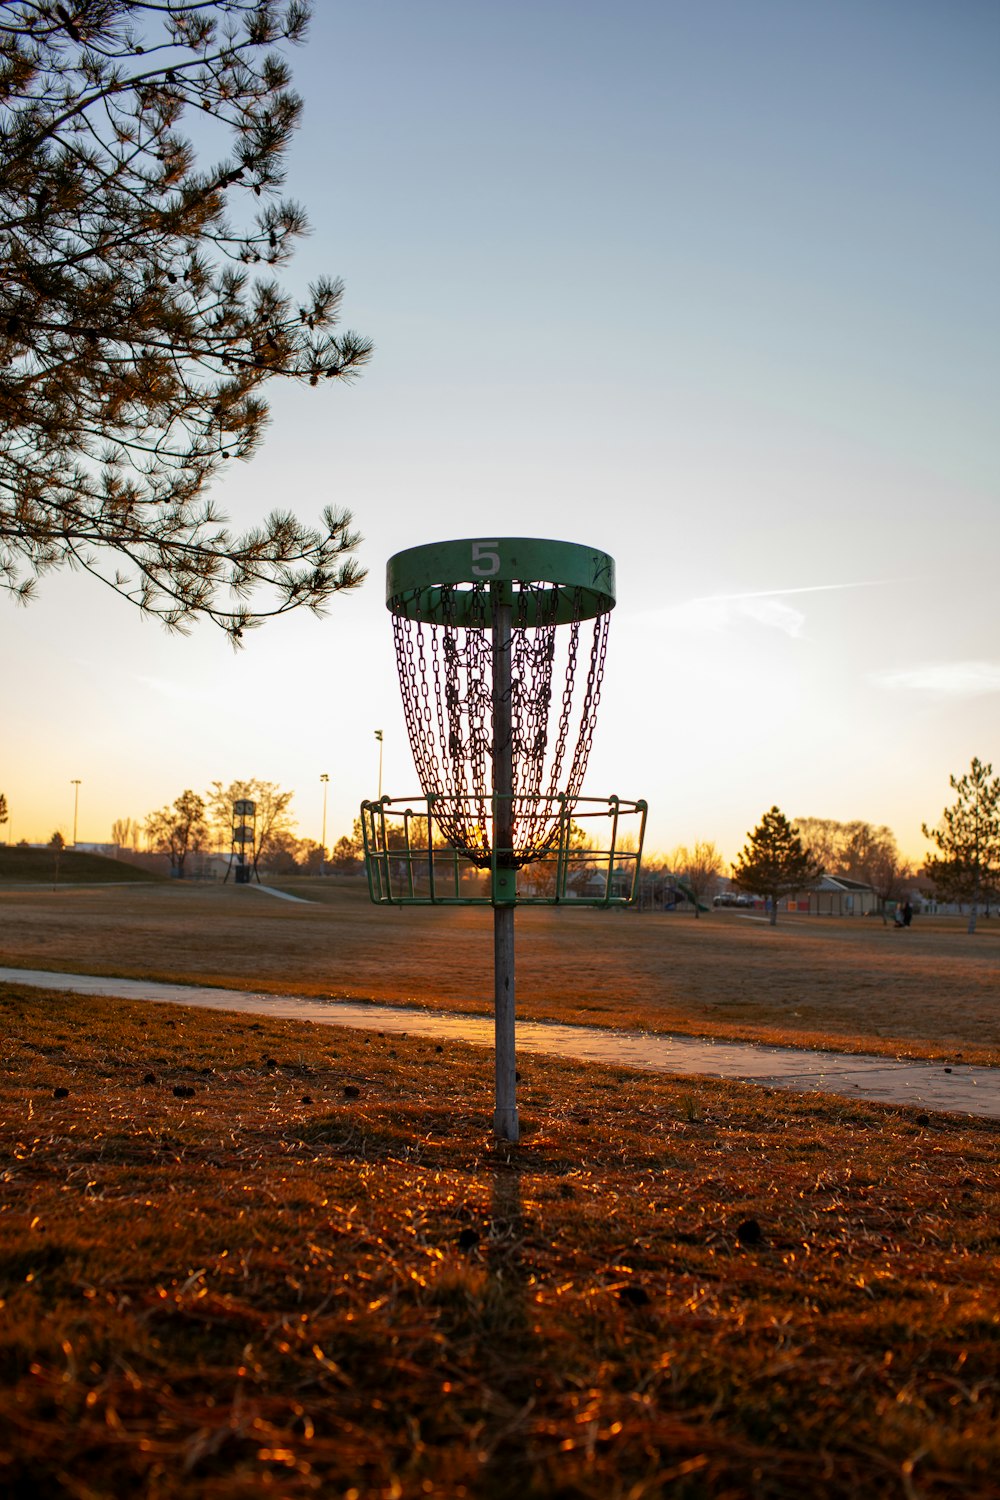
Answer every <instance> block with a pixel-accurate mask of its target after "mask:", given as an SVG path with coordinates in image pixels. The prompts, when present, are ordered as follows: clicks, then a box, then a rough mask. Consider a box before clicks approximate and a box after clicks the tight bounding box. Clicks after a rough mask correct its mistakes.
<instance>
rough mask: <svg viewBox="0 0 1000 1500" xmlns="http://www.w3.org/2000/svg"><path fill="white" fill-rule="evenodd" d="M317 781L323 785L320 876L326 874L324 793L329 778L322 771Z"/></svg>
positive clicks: (328, 783)
mask: <svg viewBox="0 0 1000 1500" xmlns="http://www.w3.org/2000/svg"><path fill="white" fill-rule="evenodd" d="M319 779H320V781H321V782H322V783H323V842H322V845H321V846H320V855H319V873H320V874H321V875H325V874H326V793H327V789H328V787H329V785H330V778H329V776H328V775H327V773H326V772H325V771H324V772H323V774H322V776H321V777H320V778H319Z"/></svg>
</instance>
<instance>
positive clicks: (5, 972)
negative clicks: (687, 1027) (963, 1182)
mask: <svg viewBox="0 0 1000 1500" xmlns="http://www.w3.org/2000/svg"><path fill="white" fill-rule="evenodd" d="M0 980H6V981H7V982H9V983H16V984H32V985H38V986H41V987H43V988H45V989H50V990H69V991H71V992H76V993H78V994H86V995H113V996H115V997H117V998H120V999H122V1000H161V1001H162V1000H169V1001H172V1002H173V1003H174V1004H177V1005H197V1006H203V1007H207V1008H208V1009H212V1010H238V1011H252V1012H254V1013H256V1014H258V1015H266V1016H273V1017H275V1018H281V1019H283V1020H292V1021H313V1022H318V1023H319V1024H321V1025H324V1026H354V1027H360V1028H362V1029H365V1030H370V1031H395V1032H404V1031H405V1032H408V1033H409V1034H410V1035H411V1036H430V1037H436V1038H438V1039H444V1038H452V1039H453V1040H455V1041H461V1042H472V1043H474V1044H475V1045H477V1046H492V1045H493V1020H492V1017H490V1016H462V1015H456V1014H454V1013H453V1012H448V1011H434V1010H407V1009H405V1008H404V1007H402V1006H392V1005H366V1004H364V1003H358V1002H356V1001H354V1002H352V1001H339V1000H306V999H300V998H297V997H296V996H294V995H268V994H258V993H253V992H250V991H247V990H223V989H217V988H208V987H199V986H196V985H185V984H156V983H154V982H153V981H152V980H144V979H107V978H103V977H101V976H99V975H93V974H55V973H48V972H47V971H45V970H42V969H4V968H0ZM517 1045H518V1050H519V1051H521V1052H538V1053H543V1054H545V1053H555V1054H557V1055H558V1056H560V1057H574V1058H579V1059H580V1060H581V1061H583V1062H597V1063H604V1064H605V1065H611V1066H612V1067H614V1066H619V1067H628V1068H648V1069H651V1070H652V1071H653V1072H658V1073H690V1074H702V1075H703V1076H707V1077H709V1078H733V1079H738V1080H741V1081H743V1082H746V1083H757V1084H766V1085H768V1086H769V1087H771V1088H781V1089H791V1090H793V1091H795V1092H797V1093H827V1094H841V1095H843V1096H845V1097H847V1098H849V1099H872V1100H877V1101H878V1102H879V1103H882V1104H909V1105H912V1106H914V1107H915V1108H922V1109H936V1110H949V1111H952V1112H954V1113H956V1114H969V1115H984V1116H986V1117H988V1118H994V1119H1000V1068H985V1067H973V1066H967V1065H965V1064H962V1063H953V1064H951V1065H947V1064H944V1063H941V1062H905V1061H899V1062H897V1061H896V1060H895V1059H893V1058H891V1057H873V1056H867V1055H866V1056H851V1055H849V1054H847V1053H842V1052H807V1051H805V1050H800V1049H799V1048H796V1047H765V1046H755V1045H752V1044H750V1043H746V1042H713V1041H706V1040H705V1039H704V1038H700V1037H688V1036H661V1035H656V1034H651V1033H649V1032H636V1031H610V1030H606V1029H603V1028H601V1027H597V1026H559V1025H555V1024H552V1023H549V1022H545V1021H519V1022H518V1026H517Z"/></svg>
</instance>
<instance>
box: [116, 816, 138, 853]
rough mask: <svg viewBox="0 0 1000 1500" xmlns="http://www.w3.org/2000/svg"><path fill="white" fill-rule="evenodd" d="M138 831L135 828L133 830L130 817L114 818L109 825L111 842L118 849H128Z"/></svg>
mask: <svg viewBox="0 0 1000 1500" xmlns="http://www.w3.org/2000/svg"><path fill="white" fill-rule="evenodd" d="M138 831H139V830H138V829H137V828H136V829H134V830H133V827H132V819H131V818H116V819H115V821H114V822H113V823H112V825H111V842H112V843H113V844H117V845H118V847H119V849H130V848H131V847H132V840H133V839H134V837H135V835H136V834H137V833H138Z"/></svg>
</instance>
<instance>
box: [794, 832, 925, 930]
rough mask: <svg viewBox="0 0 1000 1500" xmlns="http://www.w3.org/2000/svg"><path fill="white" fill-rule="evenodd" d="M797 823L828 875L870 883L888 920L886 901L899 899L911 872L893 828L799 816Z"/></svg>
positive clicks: (883, 917) (802, 837) (801, 836)
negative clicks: (901, 852)
mask: <svg viewBox="0 0 1000 1500" xmlns="http://www.w3.org/2000/svg"><path fill="white" fill-rule="evenodd" d="M795 826H796V828H797V829H798V833H799V837H800V839H801V840H802V842H803V843H804V844H806V845H807V846H808V848H809V849H810V850H811V852H812V854H813V855H814V856H815V857H816V858H817V859H818V860H819V861H820V863H821V864H822V867H823V870H824V872H825V873H826V874H827V875H833V876H838V875H840V876H846V877H847V879H849V880H859V881H862V882H863V883H864V884H865V885H869V886H871V888H872V890H873V892H874V893H875V896H876V899H877V901H878V904H879V911H880V912H881V914H882V920H883V922H885V920H886V905H887V903H888V902H889V901H897V900H898V899H899V897H900V896H901V895H902V893H903V889H904V887H905V883H906V881H907V879H908V878H909V877H910V875H911V873H912V871H911V868H910V866H909V864H907V862H906V861H905V860H904V859H903V857H902V855H901V854H900V852H899V846H898V844H897V843H896V835H895V834H894V833H893V831H892V829H891V828H887V827H886V826H885V824H884V823H883V824H878V825H876V824H873V823H865V822H863V821H861V820H858V819H856V820H855V821H853V822H850V823H838V822H836V821H835V820H834V819H832V818H796V820H795Z"/></svg>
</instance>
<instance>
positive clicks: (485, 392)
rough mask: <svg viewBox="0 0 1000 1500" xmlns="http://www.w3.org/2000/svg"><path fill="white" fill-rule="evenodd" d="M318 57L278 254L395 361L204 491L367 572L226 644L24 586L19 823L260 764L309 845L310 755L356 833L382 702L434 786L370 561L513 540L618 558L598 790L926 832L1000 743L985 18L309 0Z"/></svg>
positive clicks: (997, 282) (400, 769)
mask: <svg viewBox="0 0 1000 1500" xmlns="http://www.w3.org/2000/svg"><path fill="white" fill-rule="evenodd" d="M290 61H291V64H292V67H293V72H294V77H295V83H296V86H297V88H298V89H299V91H300V92H301V93H302V95H303V97H304V99H305V104H306V109H305V117H304V123H303V126H302V129H301V131H300V133H299V135H298V138H297V141H296V144H295V147H294V149H293V154H292V157H291V159H290V162H289V176H288V183H287V191H288V192H289V193H290V195H291V196H293V197H295V198H297V199H299V200H300V201H301V202H303V203H304V204H305V205H306V207H307V210H308V213H309V217H310V221H311V224H312V234H311V236H310V238H309V239H308V240H307V241H305V242H304V243H303V245H302V248H301V249H300V251H299V252H298V254H297V255H296V257H295V259H294V260H293V262H292V263H291V265H290V267H289V268H288V269H287V271H285V272H284V273H283V279H284V281H285V282H286V284H287V285H289V286H290V287H293V288H301V289H302V290H303V291H304V289H305V287H306V284H307V283H308V281H309V280H310V279H312V278H314V277H315V276H317V275H319V274H321V273H323V272H327V273H330V274H332V275H338V276H341V277H343V279H344V281H345V283H346V296H345V303H344V326H346V327H352V328H355V329H357V330H358V331H359V332H361V333H363V334H365V335H367V336H369V337H370V338H372V339H373V340H374V342H375V345H376V353H375V357H374V359H373V361H372V363H371V365H370V367H369V369H368V371H367V372H366V373H365V375H364V376H363V377H362V379H361V380H359V381H358V382H357V383H356V384H355V385H353V386H351V387H345V386H340V385H339V384H338V383H336V382H328V383H321V385H320V387H319V388H317V389H316V390H310V389H308V388H292V387H289V388H287V389H283V390H280V391H277V392H276V393H274V394H273V396H272V398H271V401H272V421H271V425H270V429H269V432H268V434H267V436H266V438H265V442H264V445H263V447H262V449H261V450H260V451H259V453H258V454H257V456H256V457H255V458H254V459H253V460H252V461H251V462H250V463H249V464H245V465H244V464H239V465H233V467H232V469H231V470H230V471H229V472H228V474H227V478H226V481H225V483H222V484H220V485H218V486H217V489H216V492H215V493H216V496H217V499H218V501H219V503H220V504H221V506H222V508H223V509H224V510H225V511H226V512H227V513H228V514H229V515H230V516H231V517H232V518H233V520H234V521H235V522H237V523H238V524H239V525H240V526H243V525H249V524H252V523H253V521H254V520H255V519H258V518H260V517H263V516H264V515H266V514H267V512H268V511H269V510H270V509H271V508H272V507H274V506H276V505H281V506H283V507H285V506H290V507H292V508H294V509H295V510H296V511H297V512H298V513H300V514H301V515H303V516H305V517H313V516H318V515H319V512H320V509H321V508H322V506H323V505H325V504H328V503H332V504H336V505H344V506H347V507H348V508H349V509H350V510H351V511H352V512H353V515H354V518H355V521H356V524H357V526H358V528H359V530H360V531H361V533H362V534H363V537H364V541H363V543H362V545H361V547H360V549H359V554H358V555H359V558H360V560H361V561H362V563H363V564H364V565H365V566H366V567H367V568H368V569H369V576H368V580H367V582H366V584H365V586H364V587H363V589H361V590H360V591H358V592H356V593H353V594H351V595H347V596H344V597H342V598H334V600H333V601H332V603H331V606H330V610H329V614H328V615H327V617H326V618H325V619H320V620H317V619H316V618H314V617H313V616H311V615H308V614H296V615H293V616H289V617H286V618H284V619H282V620H279V621H276V622H273V623H271V624H269V625H266V626H265V627H264V628H263V629H262V630H260V631H258V632H256V633H254V634H252V635H250V636H249V637H248V639H247V644H246V646H245V648H244V649H243V650H242V651H241V652H239V653H236V654H234V652H233V651H232V649H231V647H230V646H229V644H228V643H227V641H226V640H225V638H224V637H223V636H222V635H221V633H219V632H218V631H216V630H214V629H212V628H211V627H209V626H201V627H198V628H197V629H195V630H194V632H193V633H192V634H191V635H190V636H188V637H180V636H176V635H168V634H166V633H165V632H164V631H163V629H162V628H161V627H160V626H158V625H157V624H156V623H155V622H154V621H148V620H143V619H141V618H140V617H139V616H138V615H137V614H136V613H135V611H134V610H133V609H131V608H130V606H128V605H127V604H125V603H124V602H122V601H120V600H118V599H116V598H115V597H114V596H113V595H111V594H110V593H109V592H108V591H107V590H105V589H102V588H101V586H100V585H99V584H97V583H96V582H93V581H91V580H89V579H87V578H84V577H81V576H78V575H73V574H70V573H67V572H65V571H63V572H60V573H57V574H53V575H49V576H48V577H47V578H46V579H44V580H43V582H42V583H41V585H40V587H39V591H38V597H37V600H36V602H35V603H33V604H32V605H31V606H29V607H28V608H26V609H25V608H21V607H18V606H15V605H14V604H12V603H10V602H8V601H6V600H0V668H2V673H3V684H4V692H3V700H4V701H3V720H4V725H5V733H4V735H3V738H2V742H0V745H2V748H0V791H3V792H4V793H5V795H6V797H7V801H8V805H9V808H10V823H9V824H8V826H7V829H6V833H7V836H8V838H10V839H12V840H13V841H17V840H18V839H21V838H25V839H28V840H42V839H48V838H49V836H50V835H51V834H52V832H53V831H54V830H55V829H56V828H58V829H60V830H61V831H62V832H63V833H64V835H65V836H66V837H67V838H71V837H72V834H73V825H74V815H76V818H77V829H76V833H77V838H78V839H79V841H80V842H103V841H106V840H109V839H110V837H111V824H112V822H113V821H114V820H115V819H117V818H125V817H131V818H140V819H141V818H143V817H145V816H146V815H147V814H148V813H149V812H150V811H152V810H154V809H156V808H159V807H161V806H163V805H164V804H165V803H168V802H170V801H172V800H173V798H174V797H176V796H177V795H178V794H179V793H180V792H182V791H183V790H184V789H185V788H188V787H190V788H192V789H194V790H196V791H202V792H203V791H204V790H205V789H206V788H207V787H208V786H209V784H210V783H211V782H212V781H215V780H221V781H223V782H225V783H228V782H230V781H232V780H234V779H238V778H249V777H259V778H261V779H264V780H270V781H275V782H277V783H279V784H280V785H281V786H282V787H284V788H286V789H292V790H294V794H295V795H294V804H293V810H294V812H295V814H296V816H297V818H298V822H299V832H300V833H301V834H302V835H303V836H305V837H310V838H315V839H319V837H320V834H321V820H322V816H323V786H322V784H321V782H320V776H321V775H322V774H326V775H328V776H329V783H328V807H327V822H326V831H327V842H328V844H332V843H333V842H334V840H335V839H336V838H337V837H339V836H340V835H341V834H342V833H347V832H349V831H350V828H351V825H352V823H353V820H354V818H355V817H356V816H357V812H358V807H359V804H360V802H361V800H362V798H364V797H368V796H374V795H375V793H376V791H377V780H378V750H379V747H378V744H377V743H376V740H375V733H374V732H375V730H376V729H381V730H382V731H383V734H384V740H383V749H384V766H383V790H384V791H385V792H387V793H389V794H391V795H400V796H407V795H412V794H413V793H415V792H416V791H417V790H418V787H417V780H416V775H415V772H414V770H413V765H412V760H411V756H410V751H409V746H408V743H407V740H406V731H405V726H404V721H403V714H402V707H401V702H400V693H399V686H398V681H397V676H396V668H395V659H394V653H393V647H392V630H391V619H390V616H389V615H388V613H387V612H386V609H385V600H384V573H385V563H386V560H387V558H388V557H389V556H390V555H391V554H393V553H395V552H397V551H399V550H401V549H402V548H405V547H410V546H416V545H419V544H421V543H424V542H432V541H438V540H442V539H445V538H448V537H475V536H484V537H490V536H496V535H501V536H512V537H516V536H539V537H555V538H560V539H565V540H568V541H576V542H582V543H584V544H585V545H587V546H592V547H599V548H602V549H603V550H605V551H608V552H610V553H611V554H612V555H613V556H614V558H615V559H616V563H617V575H618V604H617V607H616V609H615V612H614V616H613V618H612V621H611V632H610V643H609V650H608V660H607V669H606V675H605V686H604V695H603V698H602V703H601V711H600V715H599V719H598V725H597V731H596V734H595V738H594V746H593V753H592V756H591V762H590V769H589V772H588V776H587V782H586V787H585V790H586V791H587V792H588V793H590V794H591V795H595V796H598V795H599V796H604V795H607V794H609V793H615V794H616V795H619V796H621V797H644V798H646V800H647V801H648V803H649V809H650V811H649V826H648V837H647V847H649V848H652V849H655V850H659V851H664V852H667V851H670V850H672V849H673V848H675V847H676V846H677V845H679V844H688V845H690V844H692V843H694V842H695V841H698V840H701V841H712V842H714V843H715V844H716V845H717V846H718V848H719V849H720V850H721V852H722V853H723V855H724V856H725V858H726V859H732V858H735V856H736V855H737V854H738V852H739V850H740V848H741V847H742V845H743V844H744V842H745V840H746V835H747V832H748V831H749V830H750V829H752V828H754V827H755V826H756V824H757V823H758V822H759V820H760V817H761V815H762V813H763V812H764V811H766V810H767V809H768V808H770V807H771V806H772V805H773V804H777V805H778V806H779V807H781V808H782V810H783V811H784V812H785V813H786V814H787V815H788V816H789V817H791V818H795V817H824V818H834V819H839V820H843V821H848V820H851V819H855V818H861V819H866V820H867V821H869V822H873V823H876V824H888V825H889V827H891V828H892V829H893V830H894V832H895V834H896V836H897V838H898V840H899V843H900V846H901V848H902V849H903V851H904V853H907V854H909V855H910V856H911V857H913V858H919V857H920V856H921V855H922V853H923V851H924V849H925V847H926V846H925V841H924V840H923V838H922V836H921V832H920V829H921V824H922V823H923V822H925V821H926V822H929V823H935V822H936V821H937V819H938V817H939V816H940V813H941V810H942V808H943V807H945V806H946V805H948V804H949V803H950V802H951V801H952V800H953V794H952V793H951V790H950V787H949V784H948V779H949V776H950V775H952V774H956V775H960V774H961V773H962V772H963V771H964V770H966V769H967V768H968V765H969V762H970V761H971V759H972V757H973V756H978V757H979V759H981V760H984V761H993V762H994V763H995V764H996V765H997V768H998V770H1000V744H998V742H997V710H998V707H1000V639H998V628H997V614H996V602H995V601H996V598H997V585H996V576H997V559H998V556H1000V503H998V486H997V480H998V468H1000V464H998V458H1000V426H998V423H997V413H998V409H1000V403H998V396H1000V326H998V325H1000V276H998V267H1000V195H998V190H997V174H996V160H997V146H998V136H1000V85H998V78H1000V67H998V65H1000V8H998V7H997V6H996V5H995V4H993V3H992V0H981V3H980V0H956V3H954V4H949V5H941V4H940V3H938V0H838V3H837V4H830V3H828V0H753V3H748V0H705V3H702V4H698V5H694V4H691V3H688V0H616V3H615V4H614V5H611V4H608V3H596V0H502V3H501V0H422V3H421V4H420V5H415V4H413V3H412V0H343V3H341V0H317V4H316V15H315V18H314V22H313V26H312V30H311V34H310V38H309V41H308V44H307V46H306V47H305V48H303V49H297V50H293V51H292V53H291V54H290ZM76 780H78V781H79V783H80V785H79V788H77V787H75V786H74V784H73V783H74V781H76ZM77 793H78V802H77V801H76V797H77Z"/></svg>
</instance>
